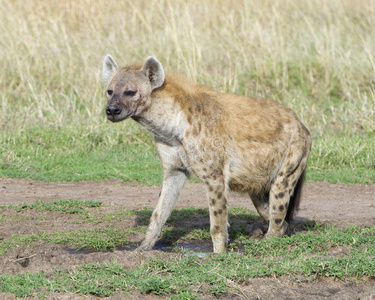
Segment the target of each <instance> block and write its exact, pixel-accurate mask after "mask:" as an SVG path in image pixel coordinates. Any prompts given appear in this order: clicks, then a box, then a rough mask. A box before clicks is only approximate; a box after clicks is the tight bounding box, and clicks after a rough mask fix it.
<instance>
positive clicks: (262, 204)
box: [249, 193, 269, 223]
mask: <svg viewBox="0 0 375 300" xmlns="http://www.w3.org/2000/svg"><path fill="white" fill-rule="evenodd" d="M249 196H250V199H251V201H252V202H253V204H254V206H255V208H256V210H257V212H258V214H259V215H260V216H261V217H262V218H263V219H264V220H265V221H266V222H267V223H268V222H269V194H252V193H249Z"/></svg>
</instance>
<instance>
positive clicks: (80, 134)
mask: <svg viewBox="0 0 375 300" xmlns="http://www.w3.org/2000/svg"><path fill="white" fill-rule="evenodd" d="M128 123H130V124H129V125H130V126H136V127H137V125H135V124H134V122H133V121H128ZM118 125H119V124H118ZM127 125H128V124H127V123H124V124H123V125H119V126H121V127H120V128H115V129H113V128H111V129H109V128H106V127H103V126H102V127H100V128H99V129H98V130H97V131H96V132H95V134H94V133H92V134H89V133H87V132H85V131H84V130H83V129H81V130H78V129H74V130H73V129H65V128H60V129H44V130H39V129H29V130H24V131H22V132H16V133H0V141H1V143H0V145H1V146H0V177H13V178H30V179H36V180H44V181H78V180H109V179H120V180H123V181H128V182H130V181H139V182H142V183H143V184H146V185H160V184H161V182H162V169H161V165H160V161H159V157H158V155H157V152H156V150H155V148H154V145H153V142H152V137H151V136H150V135H149V134H147V133H146V132H143V130H142V129H140V128H138V129H137V130H139V134H140V138H142V140H143V141H142V140H139V141H136V140H132V139H131V137H130V136H129V134H128V133H122V132H121V130H120V129H121V128H124V127H125V128H126V126H127ZM134 130H135V129H134ZM374 139H375V138H374V135H373V134H372V133H358V134H355V135H344V134H340V135H333V134H328V135H316V136H314V137H313V148H312V152H311V156H310V161H309V165H308V170H307V179H308V180H316V181H321V180H326V181H328V182H333V183H335V182H338V181H342V182H347V183H374V182H375V147H374V144H375V140H374ZM1 158H2V159H1ZM193 181H195V182H197V179H196V178H193Z"/></svg>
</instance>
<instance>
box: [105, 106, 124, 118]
mask: <svg viewBox="0 0 375 300" xmlns="http://www.w3.org/2000/svg"><path fill="white" fill-rule="evenodd" d="M121 111H122V109H121V108H120V107H118V106H117V105H113V106H109V105H108V106H107V108H106V110H105V113H106V114H107V116H114V115H119V114H121Z"/></svg>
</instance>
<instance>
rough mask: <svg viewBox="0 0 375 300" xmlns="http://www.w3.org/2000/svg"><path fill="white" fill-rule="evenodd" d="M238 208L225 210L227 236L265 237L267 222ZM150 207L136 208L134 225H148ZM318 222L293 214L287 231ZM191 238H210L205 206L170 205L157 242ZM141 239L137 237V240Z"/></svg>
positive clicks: (175, 242)
mask: <svg viewBox="0 0 375 300" xmlns="http://www.w3.org/2000/svg"><path fill="white" fill-rule="evenodd" d="M239 210H240V209H239V208H233V210H230V211H229V228H228V233H229V239H230V242H235V241H236V240H237V239H239V238H240V237H243V236H248V237H249V238H250V239H254V240H260V239H262V238H264V237H265V234H266V232H267V229H268V225H267V223H266V222H265V221H264V220H263V219H262V218H261V217H260V216H259V215H258V214H257V213H256V212H252V211H250V212H248V211H247V212H244V213H241V212H238V211H239ZM151 215H152V210H141V211H137V212H136V216H137V217H136V220H135V225H136V226H148V224H149V221H150V217H151ZM318 224H319V223H318V222H316V221H313V220H308V219H306V218H302V217H295V219H294V220H293V221H292V222H291V224H290V225H289V228H288V231H287V235H294V234H297V233H300V232H304V231H307V230H309V229H312V228H315V227H316V226H317V225H318ZM191 241H194V242H196V243H200V242H201V243H205V242H210V241H211V237H210V218H209V211H208V209H207V208H193V207H190V208H182V209H174V210H173V211H172V213H171V215H170V217H169V218H168V220H167V222H166V224H165V226H164V228H163V231H162V234H161V236H160V239H159V240H158V242H157V243H156V245H155V246H156V247H155V248H158V245H166V246H176V245H178V244H184V243H187V242H191ZM140 242H141V240H140V241H139V243H140Z"/></svg>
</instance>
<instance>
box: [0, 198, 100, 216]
mask: <svg viewBox="0 0 375 300" xmlns="http://www.w3.org/2000/svg"><path fill="white" fill-rule="evenodd" d="M101 205H102V203H101V202H100V201H94V200H75V199H69V200H56V201H51V202H45V201H40V200H38V201H35V202H32V203H26V202H23V203H20V204H18V205H14V204H10V205H1V206H3V207H8V208H13V209H15V210H16V211H21V210H26V209H36V210H40V211H56V212H59V213H62V214H84V213H87V212H88V210H87V209H86V208H95V207H101Z"/></svg>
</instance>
